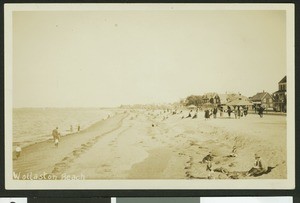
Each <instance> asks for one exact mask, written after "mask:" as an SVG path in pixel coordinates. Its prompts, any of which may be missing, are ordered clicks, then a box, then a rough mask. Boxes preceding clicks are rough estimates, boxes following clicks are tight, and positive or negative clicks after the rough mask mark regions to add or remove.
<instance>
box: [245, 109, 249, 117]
mask: <svg viewBox="0 0 300 203" xmlns="http://www.w3.org/2000/svg"><path fill="white" fill-rule="evenodd" d="M247 114H248V107H245V108H244V115H245V117H246V116H247Z"/></svg>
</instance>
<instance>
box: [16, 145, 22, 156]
mask: <svg viewBox="0 0 300 203" xmlns="http://www.w3.org/2000/svg"><path fill="white" fill-rule="evenodd" d="M21 151H22V148H21V147H20V145H17V147H16V157H17V159H18V158H19V157H20V156H21Z"/></svg>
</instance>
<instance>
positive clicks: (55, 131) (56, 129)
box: [52, 127, 58, 142]
mask: <svg viewBox="0 0 300 203" xmlns="http://www.w3.org/2000/svg"><path fill="white" fill-rule="evenodd" d="M57 136H58V127H56V128H55V129H54V130H52V137H53V142H55V138H56V137H57Z"/></svg>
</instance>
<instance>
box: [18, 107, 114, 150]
mask: <svg viewBox="0 0 300 203" xmlns="http://www.w3.org/2000/svg"><path fill="white" fill-rule="evenodd" d="M115 112H116V109H107V108H16V109H14V110H13V146H16V145H17V144H20V146H22V147H24V146H27V145H30V144H33V143H36V142H41V141H44V140H47V139H49V138H52V135H51V134H52V130H53V129H54V128H55V127H58V128H59V132H60V133H61V134H62V135H66V134H69V133H72V132H73V133H74V132H76V131H77V129H78V125H80V129H81V130H82V129H85V128H88V127H89V126H90V125H92V124H93V123H95V122H97V121H100V120H102V119H104V118H107V116H108V115H110V116H113V115H114V113H115ZM71 126H72V127H71ZM71 128H72V129H73V130H71Z"/></svg>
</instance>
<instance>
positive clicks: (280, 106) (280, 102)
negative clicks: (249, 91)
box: [249, 76, 287, 112]
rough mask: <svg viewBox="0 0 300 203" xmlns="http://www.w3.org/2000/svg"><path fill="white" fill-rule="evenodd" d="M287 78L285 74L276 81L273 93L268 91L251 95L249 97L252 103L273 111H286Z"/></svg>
mask: <svg viewBox="0 0 300 203" xmlns="http://www.w3.org/2000/svg"><path fill="white" fill-rule="evenodd" d="M286 88H287V79H286V76H285V77H284V78H282V79H281V80H280V81H279V82H278V90H277V91H276V92H274V93H273V94H270V93H268V92H265V91H263V92H259V93H257V94H256V95H254V96H253V97H250V98H249V99H250V101H252V103H253V105H261V106H263V107H264V108H267V109H273V110H274V111H280V112H286V103H287V93H286Z"/></svg>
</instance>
